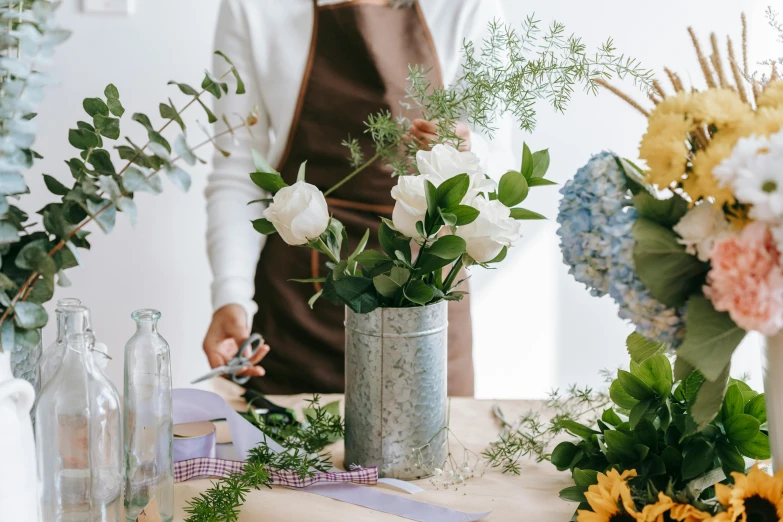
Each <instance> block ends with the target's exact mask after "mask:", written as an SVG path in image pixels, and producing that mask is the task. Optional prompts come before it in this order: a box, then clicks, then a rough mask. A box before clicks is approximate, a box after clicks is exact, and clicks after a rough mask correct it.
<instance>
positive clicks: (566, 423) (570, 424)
mask: <svg viewBox="0 0 783 522" xmlns="http://www.w3.org/2000/svg"><path fill="white" fill-rule="evenodd" d="M560 426H561V427H562V428H563V429H565V430H567V431H568V432H570V433H571V434H572V435H575V436H577V437H581V438H583V439H585V440H590V439H592V438H593V435H598V434H599V433H600V432H598V431H595V430H593V429H591V428H588V427H587V426H585V425H584V424H580V423H578V422H576V421H573V420H570V419H564V420H562V421H561V422H560Z"/></svg>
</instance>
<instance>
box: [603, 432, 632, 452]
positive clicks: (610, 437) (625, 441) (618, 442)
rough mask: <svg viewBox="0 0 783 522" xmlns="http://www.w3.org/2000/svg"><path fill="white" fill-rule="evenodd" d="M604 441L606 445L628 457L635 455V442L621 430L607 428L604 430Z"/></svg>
mask: <svg viewBox="0 0 783 522" xmlns="http://www.w3.org/2000/svg"><path fill="white" fill-rule="evenodd" d="M604 441H605V442H606V445H607V446H608V447H609V449H611V450H612V451H614V452H617V453H620V454H621V455H626V456H628V457H635V456H636V454H635V453H634V446H635V445H636V443H635V442H634V440H633V439H632V438H631V437H629V436H628V435H626V434H625V433H623V432H620V431H616V430H609V431H605V432H604Z"/></svg>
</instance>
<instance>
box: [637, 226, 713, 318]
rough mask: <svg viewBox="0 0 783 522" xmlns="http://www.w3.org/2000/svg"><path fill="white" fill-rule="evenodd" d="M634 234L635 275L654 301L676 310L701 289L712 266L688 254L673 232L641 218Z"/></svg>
mask: <svg viewBox="0 0 783 522" xmlns="http://www.w3.org/2000/svg"><path fill="white" fill-rule="evenodd" d="M632 233H633V237H634V240H635V241H636V242H635V244H634V248H633V259H634V265H635V267H636V273H637V274H638V275H639V279H641V280H642V283H644V286H645V287H646V288H647V290H649V292H650V294H652V296H653V297H654V298H656V299H657V300H659V301H660V302H662V303H663V304H665V305H666V306H671V307H675V308H676V307H680V306H682V305H684V304H685V303H686V301H687V300H688V298H689V297H690V296H691V295H692V294H693V293H694V292H698V291H699V290H700V289H701V286H702V285H703V283H704V278H705V275H706V273H707V271H708V270H709V264H707V263H702V262H701V261H699V258H697V257H696V256H692V255H690V254H689V253H687V252H686V251H685V247H684V246H683V245H680V244H679V243H678V242H677V235H676V234H675V233H674V231H672V230H671V229H670V228H666V227H664V226H661V225H659V224H658V223H655V222H654V221H652V220H649V219H645V218H639V219H637V220H636V223H634V226H633V229H632Z"/></svg>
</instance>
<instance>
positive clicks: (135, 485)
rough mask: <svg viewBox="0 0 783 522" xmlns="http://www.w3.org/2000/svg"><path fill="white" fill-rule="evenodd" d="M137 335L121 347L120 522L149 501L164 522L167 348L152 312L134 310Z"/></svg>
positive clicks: (167, 498) (168, 455) (168, 492)
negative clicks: (122, 456) (153, 502)
mask: <svg viewBox="0 0 783 522" xmlns="http://www.w3.org/2000/svg"><path fill="white" fill-rule="evenodd" d="M131 317H132V318H133V320H134V321H136V333H135V334H133V337H131V338H130V340H128V343H127V344H126V345H125V398H124V400H125V408H124V415H125V422H124V427H125V518H126V520H129V521H133V520H135V519H136V517H137V516H138V514H139V512H141V510H142V509H143V508H144V506H146V505H147V504H148V503H149V501H150V500H152V498H153V497H154V498H155V499H156V501H157V504H158V509H159V510H160V515H161V518H162V519H163V522H171V520H172V519H173V518H174V460H173V454H172V442H173V439H172V437H173V428H174V425H173V418H172V410H171V408H172V406H171V358H170V353H169V345H168V343H166V340H165V339H163V337H161V336H160V334H158V319H160V312H158V311H157V310H150V309H143V310H136V311H135V312H133V314H132V315H131Z"/></svg>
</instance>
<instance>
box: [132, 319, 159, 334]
mask: <svg viewBox="0 0 783 522" xmlns="http://www.w3.org/2000/svg"><path fill="white" fill-rule="evenodd" d="M136 333H151V334H157V333H158V322H157V321H136Z"/></svg>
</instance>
